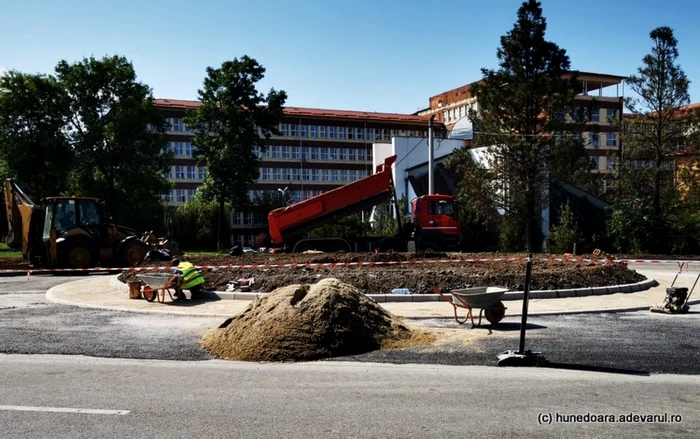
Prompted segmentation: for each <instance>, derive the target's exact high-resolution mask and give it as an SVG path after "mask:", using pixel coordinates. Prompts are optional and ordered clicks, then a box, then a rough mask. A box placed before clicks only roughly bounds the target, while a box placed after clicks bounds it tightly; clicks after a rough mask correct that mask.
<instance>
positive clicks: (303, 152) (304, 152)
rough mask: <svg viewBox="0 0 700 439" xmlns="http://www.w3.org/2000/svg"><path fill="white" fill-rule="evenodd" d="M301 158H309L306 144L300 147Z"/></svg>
mask: <svg viewBox="0 0 700 439" xmlns="http://www.w3.org/2000/svg"><path fill="white" fill-rule="evenodd" d="M301 159H302V160H308V159H309V147H308V146H304V147H302V148H301Z"/></svg>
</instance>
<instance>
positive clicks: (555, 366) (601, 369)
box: [540, 361, 651, 376]
mask: <svg viewBox="0 0 700 439" xmlns="http://www.w3.org/2000/svg"><path fill="white" fill-rule="evenodd" d="M540 367H542V368H548V369H566V370H581V371H586V372H603V373H618V374H624V375H637V376H651V373H650V372H648V371H644V370H634V369H620V368H616V367H602V366H589V365H586V364H572V363H555V362H550V361H546V362H545V363H544V364H542V365H540Z"/></svg>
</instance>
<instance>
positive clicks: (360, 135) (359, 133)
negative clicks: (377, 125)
mask: <svg viewBox="0 0 700 439" xmlns="http://www.w3.org/2000/svg"><path fill="white" fill-rule="evenodd" d="M364 139H365V130H363V129H362V128H358V129H357V140H364Z"/></svg>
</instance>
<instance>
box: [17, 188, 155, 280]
mask: <svg viewBox="0 0 700 439" xmlns="http://www.w3.org/2000/svg"><path fill="white" fill-rule="evenodd" d="M5 209H6V211H7V224H8V236H7V245H8V246H10V247H12V248H21V250H22V257H23V258H24V260H25V261H27V262H28V263H29V264H30V266H32V267H41V268H91V267H95V266H96V265H97V264H100V265H101V266H103V267H107V266H111V267H132V266H134V265H135V264H138V263H140V262H141V261H143V259H144V258H145V256H146V253H147V252H148V250H149V246H148V244H146V243H144V242H143V241H141V240H140V239H139V235H138V234H137V233H136V231H135V230H133V229H130V228H128V227H124V226H120V225H116V224H110V223H109V222H108V221H105V220H106V219H107V220H108V218H105V216H104V211H103V209H102V205H101V204H100V200H99V199H98V198H89V197H48V198H44V199H43V200H42V204H41V205H37V204H34V202H33V201H32V200H31V198H29V196H27V195H26V194H25V193H24V192H23V191H22V189H20V187H19V186H18V185H17V183H16V182H15V180H14V179H12V178H8V179H6V180H5Z"/></svg>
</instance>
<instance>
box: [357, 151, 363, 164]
mask: <svg viewBox="0 0 700 439" xmlns="http://www.w3.org/2000/svg"><path fill="white" fill-rule="evenodd" d="M357 160H359V161H361V162H364V161H365V150H364V149H358V150H357Z"/></svg>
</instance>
